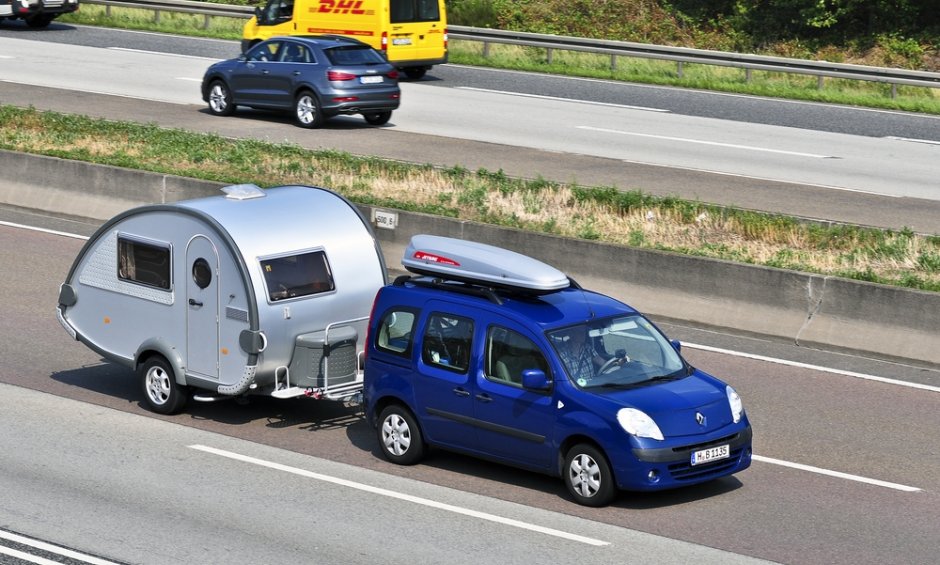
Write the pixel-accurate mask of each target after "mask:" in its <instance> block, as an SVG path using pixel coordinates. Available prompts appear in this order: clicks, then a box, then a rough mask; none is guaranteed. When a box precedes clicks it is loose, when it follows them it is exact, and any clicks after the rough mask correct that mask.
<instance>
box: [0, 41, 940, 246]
mask: <svg viewBox="0 0 940 565" xmlns="http://www.w3.org/2000/svg"><path fill="white" fill-rule="evenodd" d="M36 37H37V34H29V33H28V31H24V30H22V29H18V28H13V27H11V28H10V29H6V27H5V28H3V29H0V40H5V41H12V42H13V43H6V44H5V45H8V46H10V48H8V49H6V50H5V51H6V52H7V53H11V54H10V55H7V56H8V57H10V60H9V62H10V64H9V65H7V66H6V70H3V68H0V79H3V80H5V81H6V82H0V101H3V102H4V103H7V104H15V105H23V106H25V105H34V106H36V107H38V108H42V109H53V110H57V111H63V112H76V111H79V112H81V113H86V114H90V115H95V116H104V117H109V118H113V119H125V120H137V121H147V122H155V123H159V124H161V125H165V126H167V127H179V128H187V129H193V130H197V131H210V132H216V133H219V134H221V135H225V136H232V137H249V136H250V137H256V138H262V139H268V140H272V141H287V142H290V143H296V144H298V145H302V146H305V147H310V148H331V149H339V150H344V151H348V152H350V153H353V154H364V155H381V156H385V157H389V158H392V159H398V160H403V161H410V162H416V163H431V164H434V165H440V166H454V165H460V166H463V167H466V168H468V169H470V170H476V169H479V168H484V169H488V170H491V171H497V170H502V171H504V172H505V173H507V174H510V175H513V176H521V177H527V178H546V179H553V180H560V181H574V182H577V183H580V184H583V185H589V186H616V187H618V188H622V189H634V188H639V189H642V190H644V191H646V192H649V193H653V194H660V195H675V194H678V195H682V196H685V197H688V198H698V199H701V200H703V201H706V202H713V203H718V204H725V205H735V206H740V207H743V208H749V209H759V210H767V211H773V212H782V213H787V214H793V215H797V216H801V217H807V218H816V219H821V220H832V221H841V222H849V223H857V224H865V225H877V226H883V227H891V228H901V227H905V226H907V227H911V228H913V229H915V230H917V231H921V232H927V233H940V200H938V198H940V193H938V192H937V191H936V186H935V181H934V179H935V172H934V163H935V157H936V152H937V151H940V139H938V137H940V127H938V125H940V120H938V119H937V118H935V117H930V116H921V115H916V114H903V113H897V112H873V111H869V110H862V109H854V108H845V107H833V106H825V105H818V104H803V103H801V104H795V103H791V102H785V101H774V100H767V99H753V98H745V97H738V96H734V97H731V96H726V95H720V94H713V93H703V92H690V91H684V90H680V89H668V88H651V87H643V86H637V85H624V84H618V83H609V82H602V81H583V80H577V79H564V78H559V77H546V76H541V75H531V74H522V73H505V72H497V71H486V70H480V69H469V68H464V67H456V66H452V65H444V66H441V67H438V68H435V69H434V71H432V73H431V75H430V76H429V78H428V79H426V80H422V81H420V82H418V83H405V84H404V85H403V87H404V89H405V104H404V105H403V108H402V110H400V111H399V112H396V116H395V117H393V122H392V124H393V125H392V126H390V127H384V128H371V127H365V126H364V125H363V124H362V122H361V120H358V119H355V118H344V119H339V120H334V121H333V122H331V123H330V124H329V125H328V126H327V127H326V128H324V129H322V130H318V131H317V132H308V131H304V130H300V129H298V128H296V127H294V126H293V125H291V124H290V123H289V120H288V119H287V118H285V117H283V116H272V115H270V114H267V113H259V112H250V111H245V112H241V113H240V114H239V115H237V116H236V117H233V118H227V119H218V118H214V117H212V116H210V115H208V113H207V111H206V110H205V108H204V107H202V105H201V103H200V101H199V99H198V78H199V76H200V75H201V70H203V69H204V67H206V66H207V65H208V63H209V62H211V60H213V59H214V58H220V57H227V56H231V55H233V54H234V53H233V51H235V52H237V46H236V44H235V43H234V42H220V41H209V40H198V39H190V38H175V37H169V36H165V35H154V34H141V33H128V32H119V31H113V30H101V29H97V28H81V27H75V28H73V27H69V26H60V27H59V28H56V29H50V30H48V31H47V32H45V33H43V34H41V35H39V37H41V38H42V41H43V43H42V44H39V45H37V44H36ZM22 42H27V43H26V44H25V46H28V47H29V49H28V51H29V52H30V53H32V54H31V55H28V56H30V57H37V61H40V62H41V63H42V64H41V63H40V62H37V63H36V64H33V65H32V66H30V65H29V64H27V65H26V66H25V68H24V67H23V66H22V64H23V61H22V60H21V59H22V58H23V57H27V55H25V54H16V53H14V51H13V49H12V47H13V46H17V45H21V46H24V44H23V43H22ZM58 42H62V43H61V44H60V43H58ZM40 45H41V48H42V50H43V51H42V53H39V51H40V49H39V46H40ZM57 45H74V46H75V47H74V48H72V49H70V51H69V52H70V53H71V56H72V59H71V60H68V62H67V63H66V60H65V59H62V58H61V56H60V54H61V53H62V51H61V49H58V48H56V46H57ZM79 46H81V47H79ZM91 47H96V48H99V47H108V49H106V50H102V49H91ZM83 49H90V50H88V51H86V50H83ZM102 51H104V52H105V53H106V55H102V56H100V58H99V55H100V54H101V53H102ZM142 52H143V53H142ZM154 53H170V54H173V57H170V56H160V55H155V54H154ZM109 61H110V63H109ZM63 63H65V67H63ZM109 64H110V65H112V66H111V67H109V66H108V65H109ZM17 65H20V66H17ZM164 67H166V69H167V70H165V71H164V70H163V68H164ZM183 67H186V68H187V69H188V70H187V71H185V72H184V71H183V70H182V68H183ZM141 68H146V69H148V70H149V73H139V72H136V70H137V69H141ZM42 69H45V71H43V70H42ZM174 70H175V71H178V72H176V74H173V73H174ZM108 72H110V73H111V74H112V77H115V78H112V80H111V81H106V82H102V81H101V80H100V78H99V77H100V76H102V75H103V74H106V73H108ZM23 73H32V74H26V75H24V74H23ZM159 73H164V74H162V75H160V76H165V77H168V78H166V79H164V80H162V82H160V83H157V84H158V85H159V86H154V85H153V84H149V83H147V81H146V80H144V79H145V78H146V77H147V76H149V75H150V74H159ZM190 75H192V76H190ZM80 80H84V81H86V83H85V84H86V85H85V86H77V84H81V83H75V82H73V81H80ZM24 83H29V84H31V85H40V86H27V85H26V84H24ZM121 84H126V86H121V87H120V88H118V86H119V85H121ZM534 92H538V96H537V97H533V96H532V94H534ZM103 93H108V94H103ZM141 98H143V99H141ZM409 99H410V100H411V101H412V102H411V104H410V105H409V104H408V100H409ZM166 100H174V101H175V103H168V102H167V101H166ZM486 107H488V108H489V111H484V112H481V111H480V108H486ZM527 113H530V114H533V115H532V116H528V117H527V115H526V114H527ZM450 114H453V115H450ZM586 116H593V118H591V119H587V117H586ZM582 117H584V119H582ZM445 118H448V119H445ZM520 124H521V125H520ZM529 130H531V131H529ZM522 132H527V134H528V137H525V138H524V137H523V136H521V133H522ZM765 142H769V143H770V144H769V145H767V146H765ZM710 171H711V172H710ZM814 171H815V172H814ZM800 179H803V180H800Z"/></svg>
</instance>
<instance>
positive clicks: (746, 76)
mask: <svg viewBox="0 0 940 565" xmlns="http://www.w3.org/2000/svg"><path fill="white" fill-rule="evenodd" d="M744 82H746V83H747V84H751V69H744Z"/></svg>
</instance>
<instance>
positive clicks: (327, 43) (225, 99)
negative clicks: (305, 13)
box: [202, 35, 401, 128]
mask: <svg viewBox="0 0 940 565" xmlns="http://www.w3.org/2000/svg"><path fill="white" fill-rule="evenodd" d="M202 99H203V100H205V101H206V102H207V103H208V104H209V111H210V112H211V113H213V114H215V115H217V116H228V115H231V114H232V113H233V112H234V111H235V108H236V107H237V106H248V107H250V108H257V109H264V110H281V111H290V112H292V113H293V115H294V119H295V120H296V123H297V125H299V126H300V127H305V128H317V127H320V126H322V125H323V123H324V121H325V120H326V119H327V118H330V117H332V116H336V115H339V114H362V116H363V117H364V118H365V120H366V121H367V122H368V123H370V124H372V125H376V126H379V125H383V124H385V123H387V122H388V121H389V119H390V118H391V117H392V111H393V110H395V109H396V108H398V105H399V102H400V100H401V90H400V88H399V86H398V71H397V70H396V69H395V67H394V66H392V65H390V64H389V63H388V61H386V60H385V57H383V56H382V54H381V53H379V52H378V51H376V50H375V49H373V48H372V47H370V46H369V45H366V44H365V43H362V42H360V41H357V40H355V39H350V38H347V37H341V36H332V35H322V36H292V37H272V38H271V39H269V40H267V41H263V42H261V43H259V44H257V45H255V46H254V47H252V48H251V49H249V50H248V51H246V52H245V53H243V54H242V55H240V56H239V57H238V58H235V59H228V60H226V61H220V62H218V63H215V64H214V65H212V66H211V67H209V68H208V70H206V74H205V76H204V77H203V79H202Z"/></svg>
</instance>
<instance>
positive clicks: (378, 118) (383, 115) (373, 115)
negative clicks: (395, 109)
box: [362, 110, 392, 126]
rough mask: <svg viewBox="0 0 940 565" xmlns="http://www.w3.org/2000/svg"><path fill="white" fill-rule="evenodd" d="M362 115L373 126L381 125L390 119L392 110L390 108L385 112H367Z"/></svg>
mask: <svg viewBox="0 0 940 565" xmlns="http://www.w3.org/2000/svg"><path fill="white" fill-rule="evenodd" d="M362 117H363V118H365V119H366V121H367V122H369V123H370V124H372V125H374V126H382V125H385V124H387V123H388V121H389V120H390V119H392V112H391V110H389V111H387V112H370V113H368V114H363V115H362Z"/></svg>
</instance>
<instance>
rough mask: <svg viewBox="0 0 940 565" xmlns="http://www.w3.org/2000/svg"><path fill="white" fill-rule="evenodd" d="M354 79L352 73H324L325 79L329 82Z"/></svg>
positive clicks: (354, 76)
mask: <svg viewBox="0 0 940 565" xmlns="http://www.w3.org/2000/svg"><path fill="white" fill-rule="evenodd" d="M355 78H356V75H354V74H352V73H347V72H345V71H326V79H327V80H331V81H333V80H337V81H344V80H353V79H355Z"/></svg>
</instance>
